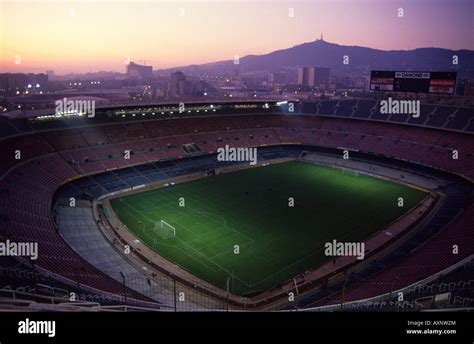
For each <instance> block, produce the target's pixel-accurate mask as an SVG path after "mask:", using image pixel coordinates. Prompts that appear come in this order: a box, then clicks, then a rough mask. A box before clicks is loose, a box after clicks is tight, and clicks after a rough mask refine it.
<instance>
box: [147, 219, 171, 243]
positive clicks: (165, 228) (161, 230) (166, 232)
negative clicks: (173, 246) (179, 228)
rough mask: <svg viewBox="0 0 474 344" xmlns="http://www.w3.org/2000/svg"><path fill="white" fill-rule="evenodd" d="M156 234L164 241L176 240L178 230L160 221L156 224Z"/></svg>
mask: <svg viewBox="0 0 474 344" xmlns="http://www.w3.org/2000/svg"><path fill="white" fill-rule="evenodd" d="M153 230H154V232H155V233H156V234H158V235H159V236H160V237H161V238H162V239H165V240H166V239H169V238H174V237H175V236H176V228H174V227H173V226H171V225H170V224H169V223H168V222H166V221H165V220H160V221H159V222H156V223H155V228H154V229H153Z"/></svg>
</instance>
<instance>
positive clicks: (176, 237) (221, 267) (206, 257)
mask: <svg viewBox="0 0 474 344" xmlns="http://www.w3.org/2000/svg"><path fill="white" fill-rule="evenodd" d="M122 204H125V205H126V206H128V207H129V208H131V209H132V210H133V211H135V212H136V213H138V214H139V215H141V216H142V217H143V218H145V219H147V220H148V221H149V222H150V223H153V221H152V220H151V219H150V218H149V217H148V216H146V215H144V214H143V213H142V212H140V211H139V210H137V209H135V208H134V207H133V206H131V205H130V204H128V203H127V202H126V201H123V200H122ZM130 214H131V213H130ZM131 215H132V216H133V217H134V218H135V219H138V218H137V217H136V216H134V215H133V214H131ZM174 239H177V240H179V241H180V242H181V243H183V244H184V245H186V246H187V247H189V248H190V249H191V250H193V251H194V252H196V253H197V254H198V255H200V256H202V257H204V258H205V259H207V260H208V261H210V262H211V263H212V264H214V265H215V266H217V267H218V270H216V269H213V268H211V267H209V266H208V265H207V264H203V265H206V266H208V267H209V268H210V269H211V270H213V271H214V272H218V271H220V270H222V271H224V272H226V273H227V274H229V276H231V275H232V276H234V278H235V279H237V280H238V281H239V282H241V283H242V284H244V285H245V286H247V287H248V288H251V287H252V286H251V285H249V284H247V283H246V282H245V281H243V280H242V279H241V278H240V277H239V276H237V275H236V274H235V273H233V272H230V271H228V270H227V269H225V268H224V267H223V266H222V265H220V264H218V263H216V262H215V261H214V260H212V259H210V258H209V257H208V256H206V255H205V254H203V253H202V252H200V251H198V250H197V249H195V248H194V247H192V246H190V245H189V244H188V243H187V242H185V241H184V240H182V239H180V238H179V237H178V236H175V237H174ZM168 246H171V247H173V248H175V249H176V248H177V247H176V246H172V245H168ZM178 250H180V251H182V252H184V253H185V254H187V255H189V252H185V251H184V250H182V249H180V248H178ZM193 259H196V258H195V257H193ZM196 260H197V259H196ZM201 263H202V262H201Z"/></svg>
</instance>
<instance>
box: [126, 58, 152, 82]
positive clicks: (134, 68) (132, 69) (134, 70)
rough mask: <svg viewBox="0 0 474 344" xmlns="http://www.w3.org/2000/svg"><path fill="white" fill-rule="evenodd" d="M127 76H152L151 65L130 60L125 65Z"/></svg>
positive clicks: (144, 77)
mask: <svg viewBox="0 0 474 344" xmlns="http://www.w3.org/2000/svg"><path fill="white" fill-rule="evenodd" d="M127 76H128V77H132V78H141V79H149V78H151V77H152V76H153V67H152V66H144V65H139V64H137V63H135V62H130V63H129V64H128V65H127Z"/></svg>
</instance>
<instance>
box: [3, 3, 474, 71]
mask: <svg viewBox="0 0 474 344" xmlns="http://www.w3.org/2000/svg"><path fill="white" fill-rule="evenodd" d="M290 8H292V9H294V17H291V16H289V13H290V12H291V10H289V9H290ZM398 8H403V10H404V17H403V18H399V17H398V16H397V9H398ZM183 11H184V12H183ZM182 14H184V15H182ZM473 23H474V1H470V0H408V1H403V0H401V1H395V0H361V1H360V0H336V1H330V0H325V1H321V0H312V1H279V0H275V1H268V0H267V1H252V0H247V1H187V2H184V1H173V2H171V1H158V0H149V1H132V0H129V1H117V0H115V1H107V0H102V1H100V0H99V1H89V0H82V1H42V0H37V1H31V0H30V1H23V0H16V1H13V0H0V72H44V71H46V70H49V69H51V70H54V71H55V72H56V73H57V74H65V73H70V72H89V71H92V72H95V71H101V70H105V71H117V72H124V70H125V65H124V59H125V57H129V58H130V59H131V60H132V61H135V62H142V61H144V60H145V61H146V64H148V65H153V67H154V69H159V68H164V67H172V66H181V65H188V64H200V63H205V62H213V61H219V60H228V59H232V58H233V56H234V55H238V56H245V55H248V54H264V53H268V52H271V51H274V50H278V49H283V48H288V47H291V46H294V45H297V44H301V43H304V42H309V41H313V40H315V39H317V38H319V35H320V33H321V32H322V33H323V34H324V39H325V40H327V41H330V42H334V43H338V44H344V45H360V46H367V47H371V48H377V49H384V50H398V49H413V48H418V47H443V48H449V49H456V50H457V49H471V50H474V24H473ZM16 57H19V60H18V58H17V62H20V63H19V64H15V58H16Z"/></svg>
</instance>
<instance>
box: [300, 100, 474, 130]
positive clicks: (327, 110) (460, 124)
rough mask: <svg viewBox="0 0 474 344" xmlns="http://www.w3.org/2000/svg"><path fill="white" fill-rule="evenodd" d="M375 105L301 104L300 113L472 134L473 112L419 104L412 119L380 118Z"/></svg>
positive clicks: (360, 102)
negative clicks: (418, 113)
mask: <svg viewBox="0 0 474 344" xmlns="http://www.w3.org/2000/svg"><path fill="white" fill-rule="evenodd" d="M379 104H380V102H379V101H376V100H369V99H347V100H320V101H314V102H303V103H302V106H301V112H302V113H303V114H317V115H321V116H335V117H346V118H355V119H365V120H376V121H387V122H392V123H401V124H408V125H420V126H425V127H432V128H438V129H448V130H455V131H464V132H467V133H474V108H467V107H456V106H446V105H433V104H421V106H420V115H419V117H413V116H410V115H406V114H382V113H380V105H379Z"/></svg>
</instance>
